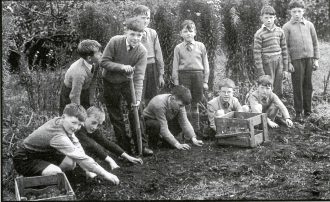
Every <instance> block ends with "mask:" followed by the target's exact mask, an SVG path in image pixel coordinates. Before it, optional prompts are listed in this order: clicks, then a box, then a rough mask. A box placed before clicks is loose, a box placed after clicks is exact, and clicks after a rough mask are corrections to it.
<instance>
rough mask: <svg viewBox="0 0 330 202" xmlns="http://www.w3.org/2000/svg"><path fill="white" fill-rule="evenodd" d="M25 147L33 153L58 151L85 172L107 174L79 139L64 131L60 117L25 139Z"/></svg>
mask: <svg viewBox="0 0 330 202" xmlns="http://www.w3.org/2000/svg"><path fill="white" fill-rule="evenodd" d="M23 146H24V147H25V149H27V150H30V151H31V152H34V153H36V152H40V153H49V154H50V155H51V154H52V153H53V152H54V151H56V150H57V151H59V152H61V153H63V154H64V155H66V156H68V157H70V158H71V159H73V160H74V161H76V162H77V163H78V164H79V165H80V166H81V167H82V168H83V169H84V170H88V171H90V172H94V173H96V174H101V173H104V172H105V170H104V169H103V168H102V167H101V166H100V165H99V164H97V163H96V162H95V161H94V160H93V159H92V158H91V157H89V156H87V155H86V154H85V152H84V149H83V148H82V147H81V145H80V143H79V140H78V139H77V137H76V136H75V135H74V134H68V133H67V132H66V131H65V130H64V127H63V125H62V124H61V118H60V117H56V118H53V119H51V120H49V121H48V122H46V123H45V124H44V125H42V126H40V127H39V128H38V129H37V130H35V131H34V132H33V133H32V134H30V135H29V136H28V137H27V138H25V139H24V141H23Z"/></svg>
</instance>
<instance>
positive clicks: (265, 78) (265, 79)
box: [257, 75, 273, 87]
mask: <svg viewBox="0 0 330 202" xmlns="http://www.w3.org/2000/svg"><path fill="white" fill-rule="evenodd" d="M257 83H258V86H260V85H262V86H267V87H272V86H273V80H272V77H271V76H269V75H262V76H260V77H259V78H258V81H257Z"/></svg>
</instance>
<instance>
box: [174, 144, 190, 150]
mask: <svg viewBox="0 0 330 202" xmlns="http://www.w3.org/2000/svg"><path fill="white" fill-rule="evenodd" d="M175 148H177V149H180V150H189V149H190V146H189V145H187V144H180V143H177V144H176V145H175Z"/></svg>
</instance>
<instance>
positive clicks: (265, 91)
mask: <svg viewBox="0 0 330 202" xmlns="http://www.w3.org/2000/svg"><path fill="white" fill-rule="evenodd" d="M258 91H259V95H261V96H262V97H268V96H269V95H270V93H271V92H272V87H271V86H270V85H267V86H264V85H259V86H258Z"/></svg>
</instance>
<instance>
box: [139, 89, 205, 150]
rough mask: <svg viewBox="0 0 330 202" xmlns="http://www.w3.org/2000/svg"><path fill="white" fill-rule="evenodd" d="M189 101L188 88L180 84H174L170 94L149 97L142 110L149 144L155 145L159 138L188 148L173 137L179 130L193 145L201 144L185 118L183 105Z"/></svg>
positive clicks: (176, 146) (181, 148)
mask: <svg viewBox="0 0 330 202" xmlns="http://www.w3.org/2000/svg"><path fill="white" fill-rule="evenodd" d="M190 102H191V94H190V91H189V89H187V88H186V87H184V86H181V85H180V86H175V87H174V88H173V90H172V94H161V95H157V96H155V97H154V98H153V99H151V101H150V102H149V104H148V106H147V107H146V108H145V109H144V110H143V115H144V118H145V124H146V131H147V134H148V135H149V143H150V145H152V146H156V145H157V143H158V141H159V140H163V141H164V142H165V144H168V145H170V146H171V147H174V148H176V149H180V150H188V149H190V146H189V145H188V144H181V143H180V142H179V141H178V140H177V139H176V138H175V137H174V136H177V135H178V134H179V133H180V132H181V131H182V132H183V135H184V137H186V138H188V139H191V141H192V143H193V144H194V145H197V146H202V145H203V142H202V141H201V140H197V139H196V134H195V132H194V129H193V127H192V126H191V124H190V122H189V121H188V118H187V113H186V109H185V106H186V105H189V104H190Z"/></svg>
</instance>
